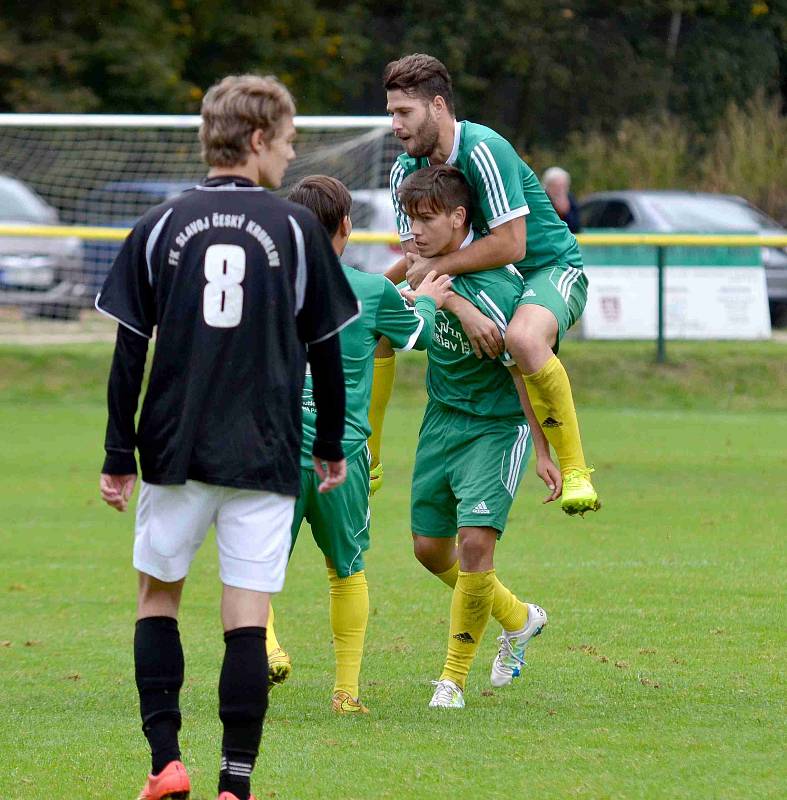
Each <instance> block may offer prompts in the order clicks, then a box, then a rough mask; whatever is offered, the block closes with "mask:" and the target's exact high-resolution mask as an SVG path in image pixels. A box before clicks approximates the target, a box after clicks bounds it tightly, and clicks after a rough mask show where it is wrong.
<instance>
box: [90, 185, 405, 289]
mask: <svg viewBox="0 0 787 800" xmlns="http://www.w3.org/2000/svg"><path fill="white" fill-rule="evenodd" d="M199 180H200V179H199V178H195V179H194V180H193V181H184V180H180V179H177V180H176V179H172V180H167V179H165V180H156V181H150V180H138V181H112V182H110V183H106V184H104V185H103V186H101V187H99V188H98V189H94V190H92V191H90V192H88V193H87V194H86V195H84V196H83V197H82V198H81V200H80V201H79V203H78V205H77V211H76V221H77V222H78V223H79V224H83V225H97V226H102V227H116V228H131V227H133V225H134V224H135V223H136V221H137V220H138V219H139V218H140V217H141V216H142V215H143V214H144V213H145V212H146V211H147V210H148V209H149V208H151V207H153V206H155V205H157V204H158V203H163V202H164V201H165V200H168V199H170V198H171V197H174V196H176V195H178V194H180V193H181V192H183V191H185V190H186V189H189V188H191V187H192V186H194V185H195V184H196V183H199ZM351 195H352V199H353V205H352V211H351V214H352V220H353V229H354V230H356V231H364V230H365V231H375V232H382V233H395V232H396V218H395V216H394V211H393V206H392V205H391V195H390V192H389V191H388V189H357V190H354V191H352V192H351ZM121 244H122V242H120V241H87V242H86V243H85V270H86V273H87V275H88V284H89V287H90V290H91V292H92V294H93V295H95V293H96V292H97V291H99V290H100V289H101V286H102V284H103V282H104V278H105V277H106V275H107V273H108V272H109V269H110V267H111V266H112V262H113V261H114V260H115V256H116V255H117V253H118V251H119V250H120V247H121ZM401 257H402V251H401V247H400V246H399V245H398V244H366V243H364V244H360V243H354V242H350V244H348V246H347V249H346V250H345V253H344V256H343V257H342V260H343V261H345V262H346V263H348V264H351V265H352V266H356V267H358V268H359V269H362V270H363V271H364V272H385V271H386V270H387V269H388V267H390V266H391V265H392V264H394V263H395V262H396V261H397V260H398V259H399V258H401Z"/></svg>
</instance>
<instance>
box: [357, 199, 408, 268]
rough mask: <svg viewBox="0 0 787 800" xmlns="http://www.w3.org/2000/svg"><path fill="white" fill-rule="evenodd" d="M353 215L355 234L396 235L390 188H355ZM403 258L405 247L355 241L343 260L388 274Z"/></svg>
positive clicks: (396, 244) (359, 266)
mask: <svg viewBox="0 0 787 800" xmlns="http://www.w3.org/2000/svg"><path fill="white" fill-rule="evenodd" d="M350 194H351V195H352V199H353V205H352V211H351V212H350V214H351V216H352V221H353V230H354V231H373V232H374V233H393V234H396V216H395V215H394V210H393V205H392V203H391V192H390V191H389V190H388V189H353V190H352V191H351V192H350ZM401 257H402V248H401V247H400V245H399V244H398V242H396V243H394V244H365V243H364V244H361V243H356V242H353V241H352V239H351V240H350V243H349V244H348V245H347V249H346V250H345V251H344V255H343V256H342V261H344V262H346V263H347V264H350V265H352V266H354V267H358V268H359V269H362V270H363V271H364V272H385V271H386V270H387V269H388V268H389V267H390V266H392V265H393V264H395V263H396V262H397V261H398V260H399V259H400V258H401Z"/></svg>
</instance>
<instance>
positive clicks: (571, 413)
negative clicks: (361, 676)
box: [383, 54, 600, 514]
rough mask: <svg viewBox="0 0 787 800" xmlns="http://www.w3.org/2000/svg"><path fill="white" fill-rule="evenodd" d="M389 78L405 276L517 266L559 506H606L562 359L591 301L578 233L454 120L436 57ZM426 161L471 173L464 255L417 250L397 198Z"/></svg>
mask: <svg viewBox="0 0 787 800" xmlns="http://www.w3.org/2000/svg"><path fill="white" fill-rule="evenodd" d="M383 84H384V86H385V89H386V91H387V101H388V102H387V108H388V112H389V114H391V115H392V124H393V131H394V134H395V135H396V136H397V137H398V138H399V139H401V140H402V143H403V145H404V148H405V150H406V153H404V154H402V155H401V156H399V158H398V159H397V160H396V162H395V163H394V165H393V168H392V170H391V191H392V195H393V202H394V207H395V209H396V215H397V224H398V227H399V235H400V237H401V240H402V246H403V249H404V251H405V253H406V257H407V261H408V267H407V279H408V281H409V282H410V283H411V284H413V285H417V283H418V282H419V281H420V280H421V279H422V278H423V276H424V275H425V274H426V273H427V272H428V271H431V270H434V271H436V272H437V273H438V274H441V275H442V274H448V275H462V274H466V273H470V272H478V271H481V270H486V269H493V268H495V267H498V266H499V265H500V264H507V263H509V262H510V263H513V264H514V266H515V267H516V268H517V269H518V270H519V271H520V272H521V274H522V276H523V278H524V286H523V291H522V296H521V297H520V299H519V302H518V308H517V311H516V314H515V315H514V318H513V319H512V320H511V325H510V327H509V330H508V334H507V337H506V347H507V348H508V349H509V351H510V352H511V354H512V355H513V357H514V359H515V361H516V363H517V365H518V366H519V367H520V369H521V371H522V373H523V375H524V379H525V384H526V386H527V391H528V394H529V396H530V399H531V401H532V404H533V408H534V409H535V412H536V415H537V418H538V421H539V423H540V425H541V426H542V428H543V430H544V433H545V435H546V438H547V439H548V440H549V442H550V443H551V444H552V446H553V447H554V448H555V451H556V453H557V456H558V459H559V461H560V468H561V471H562V473H563V478H564V484H563V496H562V500H561V506H562V508H563V510H564V511H566V512H567V513H569V514H577V513H579V514H584V512H586V511H591V510H593V511H594V510H596V509H598V508H599V507H600V504H599V502H598V495H597V494H596V491H595V489H594V488H593V485H592V483H591V482H590V473H591V471H592V470H589V469H588V468H587V465H586V463H585V457H584V454H583V451H582V443H581V440H580V435H579V426H578V423H577V415H576V411H575V408H574V401H573V399H572V395H571V385H570V383H569V380H568V376H567V374H566V371H565V369H564V368H563V365H562V364H561V362H560V360H559V359H558V357H557V351H558V348H559V346H560V341H561V339H562V338H563V336H564V334H565V333H566V331H567V330H568V329H569V328H570V327H571V325H573V324H574V322H576V321H577V319H578V318H579V317H580V315H581V314H582V311H583V309H584V307H585V301H586V298H587V278H586V276H585V273H584V271H583V268H582V256H581V254H580V251H579V247H578V246H577V242H576V239H575V238H574V236H573V234H572V233H571V232H570V231H569V230H568V227H567V226H566V224H565V223H564V222H563V221H562V220H561V219H560V218H559V217H558V215H557V213H556V212H555V210H554V208H553V207H552V204H551V203H550V201H549V198H548V197H547V195H546V193H545V192H544V190H543V188H542V187H541V184H540V183H539V181H538V178H537V177H536V176H535V174H534V173H533V171H532V170H531V169H530V167H528V166H527V164H525V163H524V162H523V161H522V159H520V158H519V156H518V155H517V153H516V151H515V150H514V148H513V147H512V146H511V145H510V144H509V142H507V141H506V140H505V139H504V138H503V137H502V136H500V135H499V134H498V133H495V131H493V130H491V129H489V128H486V127H484V126H483V125H478V124H476V123H473V122H467V121H464V122H458V121H457V120H456V118H455V114H454V103H453V90H452V87H451V78H450V75H449V74H448V71H447V70H446V68H445V66H444V65H443V64H442V63H441V62H440V61H438V60H437V59H436V58H433V57H432V56H428V55H423V54H414V55H409V56H405V57H404V58H401V59H399V60H398V61H393V62H391V63H390V64H388V66H387V67H386V68H385V72H384V75H383ZM429 164H449V165H453V166H455V167H456V168H457V169H459V170H460V171H461V172H462V174H463V175H464V176H465V178H466V179H467V181H468V183H469V184H470V187H471V190H472V196H473V203H474V211H473V220H472V222H473V227H474V228H475V230H476V232H477V233H479V234H481V236H479V237H478V238H477V239H476V240H475V241H474V242H472V243H471V244H470V245H469V246H468V247H466V248H465V249H463V250H462V251H461V252H456V253H451V254H449V255H443V256H440V257H434V258H426V257H424V256H423V255H420V254H418V253H417V252H416V248H415V246H414V244H413V241H412V239H413V234H412V230H411V228H410V224H409V221H408V218H407V214H406V213H405V212H404V211H403V209H402V207H401V205H400V204H399V200H398V198H397V190H398V188H399V187H400V186H401V184H402V181H403V180H404V179H405V177H406V176H407V175H409V174H410V173H412V172H414V171H415V170H417V169H420V168H422V167H425V166H427V165H429ZM526 216H527V225H525V217H526ZM403 276H404V269H400V271H399V274H398V275H397V274H396V273H394V274H392V275H391V277H392V278H393V279H394V280H399V279H400V278H401V277H403ZM451 310H452V311H455V312H456V313H458V314H459V316H460V318H461V319H462V324H463V326H464V327H465V330H466V331H467V332H468V334H469V335H470V338H471V340H474V341H475V342H480V349H484V350H485V351H486V352H487V353H488V354H494V353H495V352H496V347H495V342H494V339H495V336H494V331H493V329H491V327H490V326H488V325H487V329H486V330H485V329H484V328H483V327H480V326H479V322H478V315H476V314H475V313H474V312H473V311H472V309H470V308H469V307H468V306H467V305H465V306H464V307H462V306H461V304H460V303H458V301H457V305H456V306H451ZM476 328H478V331H476ZM476 346H477V345H476ZM477 348H478V346H477Z"/></svg>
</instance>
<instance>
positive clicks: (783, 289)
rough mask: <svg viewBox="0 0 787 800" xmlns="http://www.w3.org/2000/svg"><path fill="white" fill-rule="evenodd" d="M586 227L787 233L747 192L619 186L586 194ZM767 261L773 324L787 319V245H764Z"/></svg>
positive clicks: (583, 204)
mask: <svg viewBox="0 0 787 800" xmlns="http://www.w3.org/2000/svg"><path fill="white" fill-rule="evenodd" d="M579 215H580V220H581V222H582V230H583V231H584V232H587V233H592V232H593V231H594V230H598V229H603V230H610V231H619V232H621V233H624V232H625V233H643V232H652V233H709V234H710V233H716V234H725V233H727V234H732V233H753V234H762V235H765V236H767V235H771V236H774V235H779V236H784V235H786V234H787V230H785V229H784V228H783V227H782V226H781V225H779V223H778V222H776V221H775V220H773V219H771V218H770V217H769V216H768V215H767V214H765V213H764V212H762V211H760V209H758V208H756V207H755V206H753V205H751V204H750V203H749V202H747V201H746V200H744V199H743V198H742V197H736V196H735V195H727V194H712V193H709V192H678V191H647V190H642V191H637V190H626V191H614V192H596V193H594V194H590V195H588V196H587V197H585V198H583V200H582V202H581V203H580V208H579ZM762 263H763V266H764V267H765V279H766V282H767V286H768V304H769V306H770V311H771V321H772V322H773V324H774V325H784V324H787V248H784V247H763V248H762Z"/></svg>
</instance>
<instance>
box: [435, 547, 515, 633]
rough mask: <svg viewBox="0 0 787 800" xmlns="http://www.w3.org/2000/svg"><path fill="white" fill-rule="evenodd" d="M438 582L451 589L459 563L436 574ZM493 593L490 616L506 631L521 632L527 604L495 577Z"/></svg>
mask: <svg viewBox="0 0 787 800" xmlns="http://www.w3.org/2000/svg"><path fill="white" fill-rule="evenodd" d="M436 575H437V577H438V578H440V580H441V581H442V582H443V583H445V584H447V585H448V586H450V587H451V588H453V587H454V586H456V579H457V577H458V576H459V562H458V561H455V562H454V563H453V564H452V565H451V566H450V567H449V568H448V569H447V570H446V571H445V572H438V573H436ZM493 578H494V582H495V593H494V597H493V600H492V616H493V617H494V618H495V619H496V620H497V621H498V622H499V623H500V624H501V625H502V626H503V630H506V631H521V630H522V628H524V627H525V623H526V622H527V603H523V602H522V601H521V600H520V599H519V598H518V597H517V596H516V595H515V594H514V593H513V592H512V591H511V590H510V589H509V588H508V587H506V586H504V585H503V584H502V583H501V582H500V580H499V579H498V577H497V575H493Z"/></svg>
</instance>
